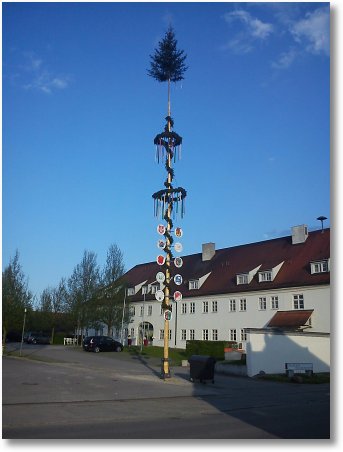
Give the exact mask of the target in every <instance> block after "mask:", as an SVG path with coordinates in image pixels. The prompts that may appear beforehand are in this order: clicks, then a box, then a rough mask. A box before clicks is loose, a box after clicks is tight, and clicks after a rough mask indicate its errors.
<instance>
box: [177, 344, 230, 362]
mask: <svg viewBox="0 0 343 452" xmlns="http://www.w3.org/2000/svg"><path fill="white" fill-rule="evenodd" d="M227 344H228V342H227V341H187V342H186V352H187V356H188V358H189V357H190V356H192V355H208V356H212V357H213V358H216V359H218V360H222V359H224V348H225V347H226V346H227Z"/></svg>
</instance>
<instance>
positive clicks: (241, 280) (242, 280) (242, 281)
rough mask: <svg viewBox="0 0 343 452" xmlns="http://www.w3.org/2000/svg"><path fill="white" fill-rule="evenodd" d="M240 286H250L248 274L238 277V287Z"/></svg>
mask: <svg viewBox="0 0 343 452" xmlns="http://www.w3.org/2000/svg"><path fill="white" fill-rule="evenodd" d="M239 284H249V274H248V273H241V274H240V275H237V285H239Z"/></svg>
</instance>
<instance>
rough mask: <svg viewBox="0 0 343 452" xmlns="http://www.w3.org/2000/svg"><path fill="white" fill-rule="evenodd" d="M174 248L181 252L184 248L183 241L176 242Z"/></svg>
mask: <svg viewBox="0 0 343 452" xmlns="http://www.w3.org/2000/svg"><path fill="white" fill-rule="evenodd" d="M174 248H175V251H176V252H177V253H181V251H182V250H183V247H182V245H181V243H179V242H176V243H175V245H174Z"/></svg>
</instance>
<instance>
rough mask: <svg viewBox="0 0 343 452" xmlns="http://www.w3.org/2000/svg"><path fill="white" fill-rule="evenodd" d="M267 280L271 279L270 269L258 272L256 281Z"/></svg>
mask: <svg viewBox="0 0 343 452" xmlns="http://www.w3.org/2000/svg"><path fill="white" fill-rule="evenodd" d="M269 281H272V271H271V270H267V271H264V272H259V274H258V282H269Z"/></svg>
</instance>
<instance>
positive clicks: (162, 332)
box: [160, 330, 164, 339]
mask: <svg viewBox="0 0 343 452" xmlns="http://www.w3.org/2000/svg"><path fill="white" fill-rule="evenodd" d="M160 339H164V330H160Z"/></svg>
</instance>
